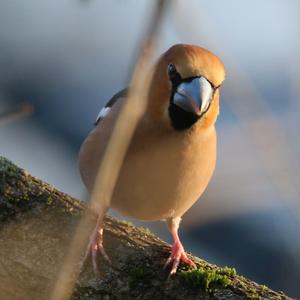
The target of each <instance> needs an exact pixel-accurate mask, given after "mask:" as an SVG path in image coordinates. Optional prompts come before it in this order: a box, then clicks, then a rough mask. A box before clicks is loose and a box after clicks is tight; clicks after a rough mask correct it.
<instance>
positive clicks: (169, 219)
mask: <svg viewBox="0 0 300 300" xmlns="http://www.w3.org/2000/svg"><path fill="white" fill-rule="evenodd" d="M224 77H225V71H224V66H223V63H222V62H221V61H220V59H219V58H218V57H217V56H215V55H214V54H213V53H211V52H210V51H208V50H206V49H204V48H200V47H198V46H194V45H184V44H178V45H174V46H172V47H171V48H170V49H169V50H168V51H166V52H165V53H164V54H163V55H162V56H161V57H160V58H159V59H158V61H157V62H156V64H155V65H154V75H153V79H152V82H151V84H150V89H149V93H148V99H147V100H148V102H147V103H148V104H147V108H146V111H145V113H144V115H143V117H142V119H141V120H140V121H139V123H138V126H137V128H136V131H135V133H134V135H133V138H132V140H131V143H130V146H129V149H128V150H127V154H126V156H125V159H124V162H123V164H122V167H121V170H120V173H119V175H118V179H117V183H116V186H115V188H114V192H113V196H112V199H111V204H110V207H111V208H112V209H115V210H117V211H119V212H120V213H122V214H124V215H125V216H128V217H133V218H137V219H140V220H146V221H156V220H165V221H166V223H167V225H168V228H169V230H170V232H171V234H172V236H173V239H174V244H173V247H172V250H171V254H170V256H169V258H168V259H167V261H166V266H168V265H170V269H171V271H170V275H172V274H174V273H176V270H177V267H178V264H179V262H180V261H181V260H182V261H183V262H184V263H186V264H187V265H189V266H195V264H194V263H193V261H191V260H190V259H189V258H188V257H187V255H186V253H185V251H184V248H183V246H182V244H181V242H180V239H179V236H178V228H179V223H180V220H181V217H182V215H183V214H184V213H185V212H186V211H187V210H188V209H189V208H190V207H191V206H192V205H193V204H194V203H195V201H196V200H197V199H198V198H199V197H200V196H201V194H202V193H203V192H204V190H205V188H206V187H207V185H208V183H209V181H210V179H211V177H212V174H213V171H214V168H215V163H216V142H217V137H216V130H215V122H216V119H217V116H218V113H219V94H220V86H221V84H222V82H223V80H224ZM126 94H127V90H126V89H125V90H122V91H121V92H119V93H117V94H116V95H115V96H114V97H113V98H112V99H111V100H110V101H109V102H108V103H107V105H106V106H105V107H104V108H102V109H101V111H100V113H99V115H98V117H97V120H96V123H95V128H94V129H93V130H92V131H91V133H90V134H89V135H88V137H87V138H86V140H85V141H84V143H83V145H82V146H81V149H80V154H79V161H80V173H81V176H82V180H83V182H84V184H85V185H86V187H87V189H88V190H89V191H91V190H92V188H93V184H94V181H95V177H96V175H97V170H98V167H99V164H100V162H101V160H102V157H103V154H104V151H105V148H106V143H107V141H108V139H109V136H110V134H111V132H112V129H113V128H114V124H115V122H116V119H117V116H118V113H119V111H120V108H121V106H122V102H123V101H125V99H126ZM133 109H134V108H133ZM99 219H100V217H99ZM101 220H102V219H101ZM102 235H103V225H102V221H101V222H98V223H97V228H96V229H95V231H94V234H93V236H92V238H91V242H90V245H89V247H90V248H89V251H90V252H91V254H92V261H93V266H94V268H95V269H96V270H97V264H96V254H97V253H98V251H99V252H100V253H102V255H104V257H106V258H108V257H107V255H106V254H105V251H104V248H103V245H102V240H103V238H102Z"/></svg>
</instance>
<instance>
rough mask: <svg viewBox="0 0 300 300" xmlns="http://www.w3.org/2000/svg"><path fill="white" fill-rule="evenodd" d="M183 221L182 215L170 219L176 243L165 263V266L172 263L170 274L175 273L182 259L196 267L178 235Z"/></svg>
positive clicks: (169, 224)
mask: <svg viewBox="0 0 300 300" xmlns="http://www.w3.org/2000/svg"><path fill="white" fill-rule="evenodd" d="M180 221H181V218H180V217H177V218H172V219H169V220H168V222H167V223H168V227H169V230H170V232H171V234H172V236H173V239H174V244H173V246H172V250H171V254H170V256H169V258H168V259H167V261H166V263H165V268H166V267H167V266H168V265H170V264H171V263H172V267H171V271H170V276H171V275H173V274H175V273H176V271H177V268H178V265H179V263H180V261H181V260H182V261H183V262H185V263H186V264H187V265H188V266H190V267H196V265H195V263H194V262H193V261H192V260H191V259H189V258H188V257H187V255H186V253H185V251H184V248H183V246H182V243H181V241H180V239H179V236H178V228H179V223H180Z"/></svg>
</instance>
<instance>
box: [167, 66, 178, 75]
mask: <svg viewBox="0 0 300 300" xmlns="http://www.w3.org/2000/svg"><path fill="white" fill-rule="evenodd" d="M176 73H177V70H176V67H175V66H174V65H173V64H172V63H170V64H168V75H169V76H170V77H172V76H174V75H175V74H176Z"/></svg>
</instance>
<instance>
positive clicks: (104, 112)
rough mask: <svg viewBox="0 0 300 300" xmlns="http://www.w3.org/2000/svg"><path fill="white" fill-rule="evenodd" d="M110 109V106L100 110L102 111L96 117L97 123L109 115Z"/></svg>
mask: <svg viewBox="0 0 300 300" xmlns="http://www.w3.org/2000/svg"><path fill="white" fill-rule="evenodd" d="M109 111H110V107H103V108H102V109H101V110H100V112H99V114H98V116H97V118H96V124H97V123H98V122H99V120H100V119H103V118H104V117H105V116H107V114H108V113H109Z"/></svg>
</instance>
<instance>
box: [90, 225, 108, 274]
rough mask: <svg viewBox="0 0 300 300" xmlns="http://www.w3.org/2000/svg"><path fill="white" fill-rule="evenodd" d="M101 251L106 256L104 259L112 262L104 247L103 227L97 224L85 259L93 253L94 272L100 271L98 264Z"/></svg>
mask: <svg viewBox="0 0 300 300" xmlns="http://www.w3.org/2000/svg"><path fill="white" fill-rule="evenodd" d="M98 252H100V254H101V255H102V256H103V257H104V259H105V260H106V261H107V262H108V263H109V264H111V260H110V258H109V257H108V255H107V254H106V252H105V250H104V247H103V228H102V227H100V226H98V223H97V226H96V228H95V230H94V232H93V234H92V236H91V239H90V242H89V245H88V249H87V252H86V255H85V259H86V258H87V257H88V256H89V255H91V258H92V264H93V270H94V272H95V273H96V274H97V273H99V268H98V264H97V253H98Z"/></svg>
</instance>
